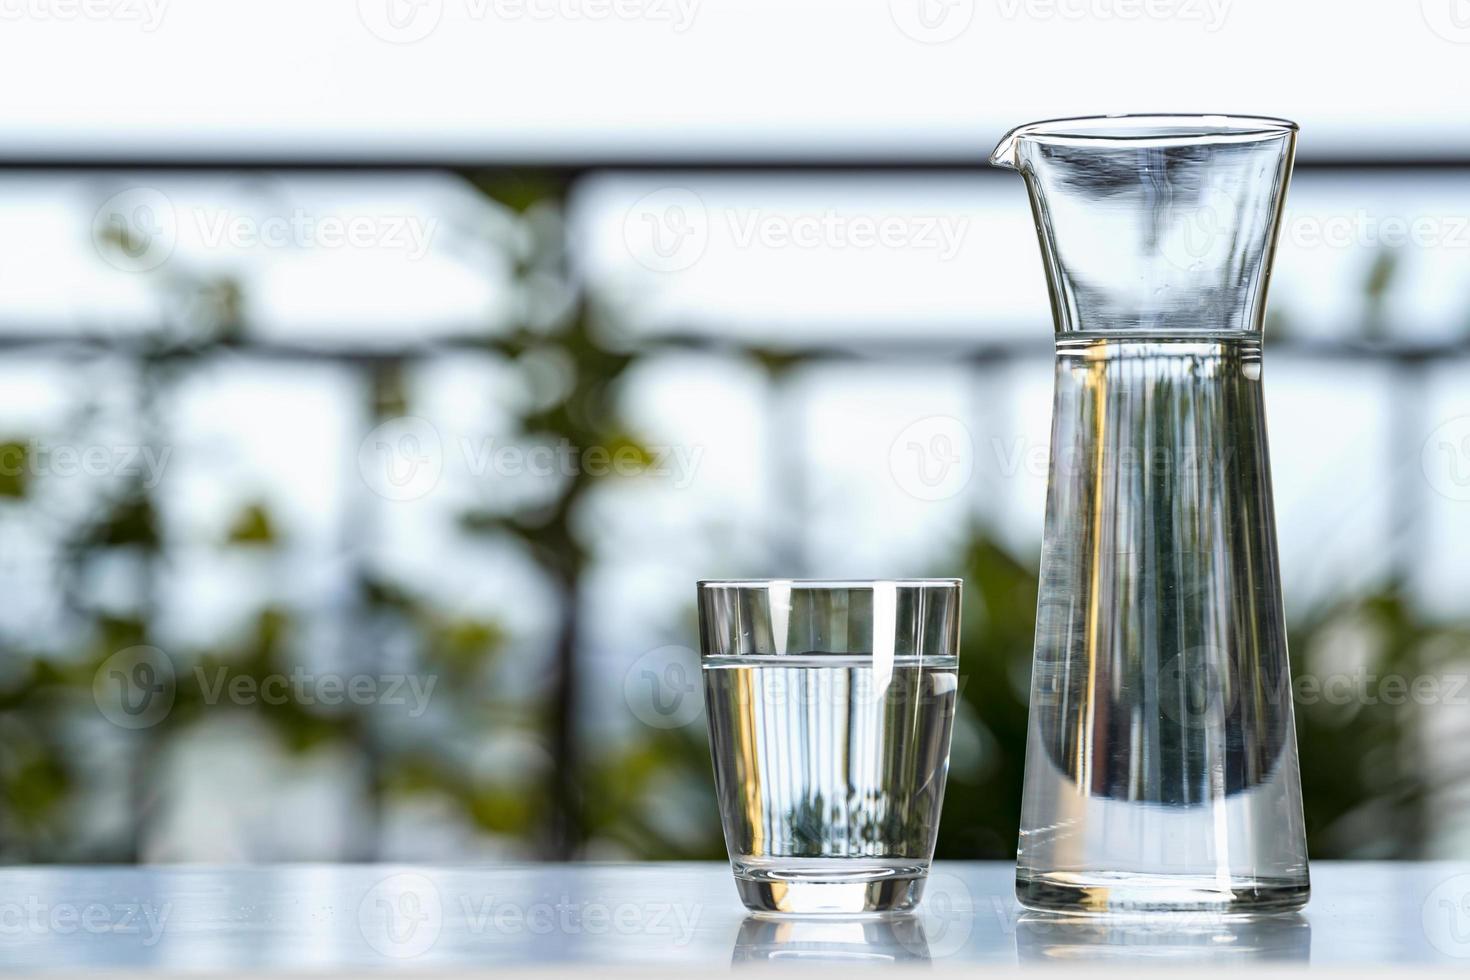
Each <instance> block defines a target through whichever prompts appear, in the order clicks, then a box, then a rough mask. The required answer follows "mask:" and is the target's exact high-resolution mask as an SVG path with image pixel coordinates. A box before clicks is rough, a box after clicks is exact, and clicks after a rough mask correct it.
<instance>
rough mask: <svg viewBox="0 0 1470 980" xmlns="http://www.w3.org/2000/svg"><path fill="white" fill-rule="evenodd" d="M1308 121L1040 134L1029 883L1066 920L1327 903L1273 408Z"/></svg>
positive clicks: (1039, 129) (1031, 143)
mask: <svg viewBox="0 0 1470 980" xmlns="http://www.w3.org/2000/svg"><path fill="white" fill-rule="evenodd" d="M1295 142H1296V127H1295V126H1294V125H1293V124H1292V123H1289V122H1285V121H1282V120H1278V119H1263V118H1245V117H1225V116H1115V117H1100V118H1091V119H1068V120H1057V121H1052V122H1045V123H1036V124H1033V125H1029V126H1023V127H1021V128H1019V129H1016V130H1014V131H1012V132H1011V133H1010V134H1009V135H1007V136H1006V138H1005V139H1004V140H1003V141H1002V142H1001V144H1000V146H999V147H997V148H996V151H995V154H994V155H993V157H992V158H991V162H992V163H994V164H996V165H998V166H1002V167H1007V168H1011V169H1014V170H1016V171H1018V172H1019V173H1020V174H1021V176H1022V177H1023V178H1025V182H1026V188H1027V191H1028V192H1029V194H1030V198H1031V207H1032V212H1033V214H1034V216H1035V219H1036V229H1037V234H1038V236H1039V238H1040V241H1041V252H1042V257H1043V262H1044V264H1045V268H1046V274H1047V280H1048V285H1049V287H1050V291H1051V303H1052V313H1053V317H1054V319H1055V325H1056V353H1057V357H1056V388H1055V401H1054V404H1053V419H1052V436H1051V440H1052V441H1051V462H1050V470H1049V481H1048V489H1047V507H1046V532H1045V540H1044V544H1043V550H1042V566H1041V589H1040V598H1039V603H1038V609H1037V616H1036V647H1035V658H1034V668H1033V674H1032V682H1031V720H1030V729H1029V735H1028V747H1027V758H1026V785H1025V794H1024V803H1023V808H1022V817H1021V837H1020V845H1019V849H1018V861H1017V875H1016V887H1017V893H1018V896H1019V898H1020V900H1021V902H1022V904H1024V905H1026V906H1028V907H1030V908H1035V909H1044V910H1057V911H1068V912H1084V913H1085V912H1116V911H1152V910H1165V909H1180V910H1193V911H1220V912H1261V911H1274V910H1285V909H1294V908H1298V907H1300V906H1301V905H1302V904H1304V903H1305V902H1306V899H1307V893H1308V883H1307V854H1306V842H1305V833H1304V828H1303V823H1302V812H1301V789H1300V783H1299V777H1298V771H1297V753H1296V738H1295V730H1294V725H1293V720H1292V704H1291V679H1290V674H1289V668H1288V664H1287V656H1286V631H1285V626H1284V623H1283V616H1282V603H1281V589H1280V581H1279V573H1278V569H1277V556H1276V529H1275V520H1274V517H1273V513H1272V503H1271V478H1270V468H1269V464H1268V460H1267V450H1266V423H1265V415H1264V410H1263V407H1262V400H1261V321H1262V315H1263V310H1264V306H1265V300H1266V286H1267V283H1268V281H1269V279H1270V269H1271V259H1272V253H1273V251H1274V248H1275V242H1276V237H1277V230H1278V227H1279V224H1280V221H1281V209H1282V201H1283V198H1284V196H1285V192H1286V185H1287V181H1288V178H1289V175H1290V172H1291V162H1292V154H1293V151H1294V148H1295Z"/></svg>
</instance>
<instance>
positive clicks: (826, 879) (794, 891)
mask: <svg viewBox="0 0 1470 980" xmlns="http://www.w3.org/2000/svg"><path fill="white" fill-rule="evenodd" d="M836 864H837V865H838V866H837V867H832V866H829V867H827V868H804V869H800V870H792V869H773V868H760V869H756V868H749V867H746V868H736V870H735V887H736V889H737V890H738V891H739V892H740V900H741V901H742V902H744V903H745V907H746V908H748V909H750V910H751V911H752V912H756V913H760V914H764V915H880V914H883V913H888V912H908V911H911V910H912V909H913V908H914V906H916V905H918V904H919V899H920V898H921V897H922V896H923V894H924V877H925V870H924V869H923V868H905V869H895V868H893V867H871V868H853V867H852V862H851V861H842V862H836Z"/></svg>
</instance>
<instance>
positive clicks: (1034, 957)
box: [1016, 912, 1312, 966]
mask: <svg viewBox="0 0 1470 980" xmlns="http://www.w3.org/2000/svg"><path fill="white" fill-rule="evenodd" d="M1311 955H1312V927H1311V925H1310V924H1309V923H1308V922H1307V920H1306V919H1305V918H1304V917H1303V916H1301V915H1299V914H1291V915H1268V916H1252V917H1241V916H1220V915H1193V914H1189V913H1182V914H1181V913H1170V914H1167V915H1153V916H1146V915H1139V916H1127V917H1121V918H1111V917H1110V918H1102V917H1097V918H1092V917H1086V918H1083V917H1068V916H1055V915H1048V914H1046V913H1041V912H1028V913H1026V914H1025V915H1023V916H1021V918H1020V920H1019V921H1018V922H1017V923H1016V956H1017V958H1018V959H1019V960H1020V961H1021V963H1023V964H1026V963H1046V964H1056V963H1065V962H1071V961H1077V960H1155V961H1157V960H1168V961H1170V962H1179V963H1191V962H1193V963H1199V964H1201V965H1210V966H1227V965H1229V964H1231V963H1235V962H1241V961H1252V962H1258V961H1280V962H1291V963H1306V962H1308V961H1310V960H1311Z"/></svg>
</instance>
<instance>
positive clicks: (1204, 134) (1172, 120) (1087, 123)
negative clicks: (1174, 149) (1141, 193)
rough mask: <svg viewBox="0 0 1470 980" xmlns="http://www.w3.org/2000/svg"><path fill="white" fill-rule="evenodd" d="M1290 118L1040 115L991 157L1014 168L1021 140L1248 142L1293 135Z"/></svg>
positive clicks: (1012, 134) (1174, 114)
mask: <svg viewBox="0 0 1470 980" xmlns="http://www.w3.org/2000/svg"><path fill="white" fill-rule="evenodd" d="M1299 128H1300V127H1298V126H1297V124H1296V123H1294V122H1292V121H1291V120H1290V119H1281V118H1279V117H1277V116H1253V115H1235V114H1231V113H1215V112H1200V113H1190V112H1141V113H1127V112H1125V113H1118V114H1116V115H1108V116H1071V117H1066V118H1062V119H1041V120H1038V121H1036V122H1029V123H1026V124H1024V125H1021V126H1017V127H1015V128H1014V129H1012V130H1010V131H1009V132H1008V133H1006V134H1005V135H1004V136H1002V137H1001V139H1000V143H998V144H997V145H996V147H995V150H994V152H992V153H991V155H990V162H991V163H993V164H995V165H997V166H1007V165H1008V164H1009V165H1010V166H1012V167H1014V154H1015V150H1016V145H1017V144H1018V143H1020V142H1021V141H1022V140H1028V139H1030V140H1041V141H1045V142H1054V143H1063V144H1066V143H1072V142H1081V143H1117V144H1120V145H1125V146H1127V145H1144V146H1187V145H1191V144H1199V145H1205V146H1208V145H1210V144H1215V143H1250V142H1257V141H1264V140H1268V139H1278V138H1281V137H1292V136H1295V135H1296V133H1297V131H1298V129H1299Z"/></svg>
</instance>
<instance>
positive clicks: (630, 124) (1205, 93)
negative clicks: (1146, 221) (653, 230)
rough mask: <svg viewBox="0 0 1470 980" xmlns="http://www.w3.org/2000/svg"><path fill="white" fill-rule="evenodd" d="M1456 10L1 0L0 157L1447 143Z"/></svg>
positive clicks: (1266, 1) (1185, 3)
mask: <svg viewBox="0 0 1470 980" xmlns="http://www.w3.org/2000/svg"><path fill="white" fill-rule="evenodd" d="M1463 6H1464V3H1463V0H1404V2H1399V3H1343V2H1335V0H1297V2H1291V3H1284V2H1281V0H994V2H988V0H986V2H981V0H840V2H839V0H331V2H302V0H0V21H4V23H3V24H0V28H3V29H0V85H3V86H4V91H6V92H8V93H10V94H11V95H10V97H9V98H7V99H5V100H4V101H3V104H0V132H3V133H4V135H5V140H6V146H5V149H4V151H3V152H5V153H17V154H19V153H26V152H44V151H52V152H77V153H82V152H103V151H106V150H115V151H118V152H125V151H127V150H135V151H136V150H144V151H154V152H157V151H159V150H160V149H161V148H164V147H169V148H173V149H176V150H177V151H179V152H190V153H202V154H218V153H241V152H261V153H268V152H276V153H291V152H308V151H313V150H314V151H318V152H321V153H323V154H336V155H340V154H341V153H343V152H346V151H348V150H350V149H357V150H361V151H363V152H374V153H379V154H393V155H414V154H436V153H438V154H455V153H465V154H478V155H482V156H483V155H487V154H490V153H525V154H538V153H547V154H567V153H574V152H577V151H585V152H588V153H591V152H594V151H598V150H601V151H605V152H624V153H631V154H639V155H643V154H651V153H669V154H680V153H690V152H701V151H708V152H714V151H716V150H722V151H724V152H730V153H739V152H751V153H757V152H762V151H771V150H779V149H787V150H796V149H807V150H810V151H813V152H820V153H823V154H831V153H835V152H840V151H842V150H852V151H854V152H856V151H859V150H865V151H867V152H873V153H894V154H912V153H944V154H949V155H970V154H981V153H984V152H986V151H988V150H989V149H990V147H991V146H992V145H993V144H994V142H995V140H996V137H998V136H999V135H1000V133H1001V132H1002V131H1003V130H1004V129H1005V128H1006V127H1008V126H1010V125H1013V124H1015V123H1018V122H1025V121H1029V120H1031V119H1035V118H1045V117H1051V116H1056V115H1059V114H1062V115H1073V114H1088V113H1097V112H1119V111H1211V112H1219V111H1229V112H1255V113H1265V114H1274V115H1281V116H1287V117H1290V118H1294V119H1296V120H1298V121H1299V122H1301V123H1302V124H1303V131H1304V139H1303V153H1304V154H1309V155H1318V154H1323V155H1326V154H1331V153H1334V152H1339V151H1342V150H1346V149H1352V148H1357V149H1368V150H1371V151H1372V152H1376V153H1384V154H1389V153H1394V152H1396V151H1399V150H1406V151H1408V152H1414V153H1420V154H1422V153H1435V152H1458V153H1460V154H1462V155H1463V154H1470V127H1467V126H1465V125H1463V120H1464V108H1463V107H1464V92H1465V68H1466V65H1467V58H1470V18H1467V17H1466V16H1464V12H1463V10H1462V9H1461V8H1463Z"/></svg>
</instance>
